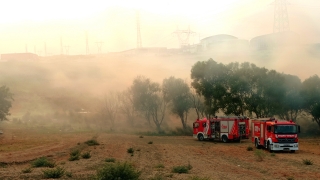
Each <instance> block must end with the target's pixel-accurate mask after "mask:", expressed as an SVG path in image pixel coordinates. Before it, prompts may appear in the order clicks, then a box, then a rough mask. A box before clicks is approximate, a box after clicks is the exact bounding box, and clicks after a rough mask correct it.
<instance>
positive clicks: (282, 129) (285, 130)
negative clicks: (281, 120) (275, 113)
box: [274, 125, 298, 134]
mask: <svg viewBox="0 0 320 180" xmlns="http://www.w3.org/2000/svg"><path fill="white" fill-rule="evenodd" d="M297 132H298V128H297V126H296V125H275V126H274V133H275V134H296V133H297Z"/></svg>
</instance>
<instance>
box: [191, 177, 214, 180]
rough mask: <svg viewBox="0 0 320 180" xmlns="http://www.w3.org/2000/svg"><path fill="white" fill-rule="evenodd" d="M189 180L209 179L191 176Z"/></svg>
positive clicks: (207, 179)
mask: <svg viewBox="0 0 320 180" xmlns="http://www.w3.org/2000/svg"><path fill="white" fill-rule="evenodd" d="M190 180H210V179H209V178H208V177H199V176H192V177H190Z"/></svg>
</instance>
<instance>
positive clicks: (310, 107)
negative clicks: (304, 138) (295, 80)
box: [301, 75, 320, 128]
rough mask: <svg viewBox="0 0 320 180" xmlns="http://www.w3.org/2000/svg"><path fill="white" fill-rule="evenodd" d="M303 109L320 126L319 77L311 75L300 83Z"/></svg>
mask: <svg viewBox="0 0 320 180" xmlns="http://www.w3.org/2000/svg"><path fill="white" fill-rule="evenodd" d="M301 96H302V97H303V109H304V110H305V111H307V112H308V113H309V114H311V116H312V117H313V121H315V122H316V123H317V124H318V126H319V128H320V78H319V77H318V76H317V75H314V76H311V77H309V78H308V79H306V80H305V81H304V82H303V83H302V90H301Z"/></svg>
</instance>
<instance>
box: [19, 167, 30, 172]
mask: <svg viewBox="0 0 320 180" xmlns="http://www.w3.org/2000/svg"><path fill="white" fill-rule="evenodd" d="M21 172H22V173H31V172H32V168H31V167H28V168H26V169H22V171H21Z"/></svg>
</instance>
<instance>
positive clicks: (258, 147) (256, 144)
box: [254, 139, 260, 149]
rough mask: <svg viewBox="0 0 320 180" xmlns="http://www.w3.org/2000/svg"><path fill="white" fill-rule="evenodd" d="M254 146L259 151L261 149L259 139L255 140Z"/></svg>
mask: <svg viewBox="0 0 320 180" xmlns="http://www.w3.org/2000/svg"><path fill="white" fill-rule="evenodd" d="M254 145H255V146H256V148H257V149H260V145H259V144H258V140H257V139H256V140H255V142H254Z"/></svg>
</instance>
